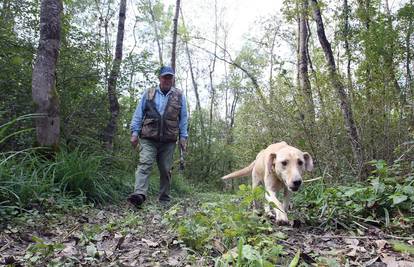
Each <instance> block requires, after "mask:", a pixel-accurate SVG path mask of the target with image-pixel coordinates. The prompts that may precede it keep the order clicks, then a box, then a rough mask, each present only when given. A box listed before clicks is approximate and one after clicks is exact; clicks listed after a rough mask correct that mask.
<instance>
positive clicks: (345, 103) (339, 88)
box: [310, 0, 364, 175]
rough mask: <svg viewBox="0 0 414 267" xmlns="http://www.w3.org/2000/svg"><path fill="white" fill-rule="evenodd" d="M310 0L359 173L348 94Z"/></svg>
mask: <svg viewBox="0 0 414 267" xmlns="http://www.w3.org/2000/svg"><path fill="white" fill-rule="evenodd" d="M310 1H311V5H312V9H313V16H314V19H315V22H316V28H317V33H318V39H319V42H320V44H321V46H322V49H323V51H324V54H325V59H326V62H327V64H328V72H329V80H330V82H331V84H332V87H333V88H335V90H336V92H337V93H338V96H339V100H340V103H341V111H342V115H343V117H344V121H345V128H346V130H347V134H348V138H349V140H350V143H351V147H352V152H353V156H354V160H355V162H356V164H357V170H358V175H361V174H362V173H361V172H362V168H363V164H364V151H363V148H362V143H361V140H360V138H359V134H358V131H357V128H356V125H355V121H354V117H353V114H352V108H351V105H350V103H349V100H348V96H347V94H346V92H345V88H344V85H343V83H342V79H341V77H340V75H339V73H338V71H337V69H336V65H335V59H334V56H333V53H332V48H331V44H330V43H329V41H328V39H327V38H326V35H325V28H324V25H323V20H322V15H321V11H320V8H319V5H318V2H317V0H310Z"/></svg>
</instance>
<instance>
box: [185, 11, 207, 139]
mask: <svg viewBox="0 0 414 267" xmlns="http://www.w3.org/2000/svg"><path fill="white" fill-rule="evenodd" d="M181 12H182V11H181ZM181 20H182V21H183V24H184V27H185V22H184V16H183V14H182V13H181ZM184 44H185V52H186V54H187V59H188V64H189V67H190V75H191V81H192V83H193V89H194V94H195V97H196V109H197V111H198V114H199V118H200V126H201V131H202V133H203V135H205V131H204V119H203V116H202V115H203V114H202V113H201V103H200V96H199V93H198V85H197V81H196V79H195V76H194V69H193V62H192V60H191V54H190V49H189V47H188V37H187V36H185V38H184Z"/></svg>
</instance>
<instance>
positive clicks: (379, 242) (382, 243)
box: [375, 239, 387, 250]
mask: <svg viewBox="0 0 414 267" xmlns="http://www.w3.org/2000/svg"><path fill="white" fill-rule="evenodd" d="M386 244H387V241H385V240H383V239H381V240H375V245H377V248H378V250H381V249H383V248H384V246H385V245H386Z"/></svg>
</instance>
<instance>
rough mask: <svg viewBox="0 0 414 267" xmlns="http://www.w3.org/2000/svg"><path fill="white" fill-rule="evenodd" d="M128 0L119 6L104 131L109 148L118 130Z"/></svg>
mask: <svg viewBox="0 0 414 267" xmlns="http://www.w3.org/2000/svg"><path fill="white" fill-rule="evenodd" d="M125 13H126V0H121V2H120V8H119V20H118V33H117V37H116V48H115V58H114V60H113V63H112V69H111V72H110V74H109V79H108V99H109V111H110V118H109V122H108V124H107V126H106V128H105V131H104V142H105V146H106V148H107V149H108V150H112V149H113V142H114V136H115V134H116V130H117V118H118V115H119V103H118V97H117V94H116V83H117V79H118V75H119V70H120V67H121V62H122V46H123V43H124V28H125V16H126V15H125Z"/></svg>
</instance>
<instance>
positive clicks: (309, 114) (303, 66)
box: [298, 0, 315, 127]
mask: <svg viewBox="0 0 414 267" xmlns="http://www.w3.org/2000/svg"><path fill="white" fill-rule="evenodd" d="M307 1H308V0H302V4H301V9H300V17H299V56H298V57H299V60H298V64H299V67H298V71H299V74H298V77H299V88H300V90H301V93H302V96H303V100H304V103H305V106H306V107H305V112H306V114H304V115H305V123H306V126H307V127H313V126H314V124H315V105H314V103H313V96H312V89H311V84H310V81H309V75H308V58H307V50H308V49H307V46H308V44H307V42H308V27H307V23H306V22H307V20H308V18H307V13H308V2H307Z"/></svg>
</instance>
